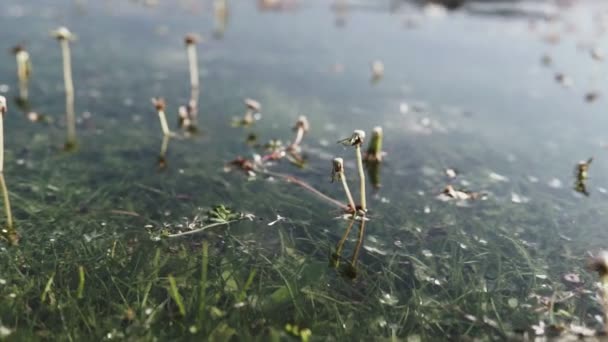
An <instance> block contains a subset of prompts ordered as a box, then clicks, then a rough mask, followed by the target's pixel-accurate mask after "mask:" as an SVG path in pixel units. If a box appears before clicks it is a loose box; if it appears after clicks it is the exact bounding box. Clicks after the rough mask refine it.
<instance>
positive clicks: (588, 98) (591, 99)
mask: <svg viewBox="0 0 608 342" xmlns="http://www.w3.org/2000/svg"><path fill="white" fill-rule="evenodd" d="M599 96H600V94H599V93H598V92H596V91H590V92H588V93H587V94H585V101H587V102H589V103H591V102H594V101H595V100H597V98H598V97H599Z"/></svg>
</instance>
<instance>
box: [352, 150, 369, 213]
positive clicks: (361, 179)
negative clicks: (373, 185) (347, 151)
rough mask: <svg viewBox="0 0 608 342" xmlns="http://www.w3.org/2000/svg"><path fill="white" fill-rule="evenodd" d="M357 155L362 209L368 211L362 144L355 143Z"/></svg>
mask: <svg viewBox="0 0 608 342" xmlns="http://www.w3.org/2000/svg"><path fill="white" fill-rule="evenodd" d="M355 154H356V156H357V169H358V170H359V191H360V194H361V210H362V211H363V212H367V201H366V196H365V171H364V170H363V157H362V156H361V144H357V145H355Z"/></svg>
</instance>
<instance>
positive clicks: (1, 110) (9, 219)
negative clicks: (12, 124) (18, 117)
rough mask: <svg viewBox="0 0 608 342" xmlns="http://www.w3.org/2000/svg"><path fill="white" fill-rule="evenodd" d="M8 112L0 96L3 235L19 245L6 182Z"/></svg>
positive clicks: (2, 97) (0, 187)
mask: <svg viewBox="0 0 608 342" xmlns="http://www.w3.org/2000/svg"><path fill="white" fill-rule="evenodd" d="M7 111H8V105H7V103H6V98H5V97H4V96H0V189H1V190H2V198H3V201H4V212H5V214H6V228H5V229H2V235H4V236H5V237H6V238H7V239H8V241H9V242H10V243H11V244H17V242H18V240H19V237H18V235H17V233H16V231H15V227H14V225H13V213H12V211H11V202H10V198H9V196H8V189H7V187H6V181H5V180H4V116H5V115H6V112H7Z"/></svg>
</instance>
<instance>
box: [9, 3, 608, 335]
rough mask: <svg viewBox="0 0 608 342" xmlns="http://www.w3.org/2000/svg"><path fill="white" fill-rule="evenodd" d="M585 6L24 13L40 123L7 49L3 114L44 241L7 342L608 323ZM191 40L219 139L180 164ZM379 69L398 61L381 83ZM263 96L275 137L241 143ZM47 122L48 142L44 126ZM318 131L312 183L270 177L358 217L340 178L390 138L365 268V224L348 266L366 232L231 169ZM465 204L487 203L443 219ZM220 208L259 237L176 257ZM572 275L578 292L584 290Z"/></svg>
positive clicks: (352, 174)
mask: <svg viewBox="0 0 608 342" xmlns="http://www.w3.org/2000/svg"><path fill="white" fill-rule="evenodd" d="M285 3H286V4H290V3H291V2H289V1H285ZM332 6H333V7H332ZM562 6H563V7H558V6H557V5H555V4H554V3H553V2H516V3H506V4H504V3H502V4H499V5H496V4H488V3H467V4H465V5H464V6H463V7H460V8H459V9H458V10H456V11H451V12H445V9H442V8H440V7H429V6H422V5H420V4H418V3H415V4H412V3H407V2H403V3H402V2H398V1H393V2H389V1H386V2H385V1H377V2H357V3H354V2H351V3H349V4H348V6H347V7H346V10H345V11H344V12H340V13H339V12H337V10H336V6H335V4H334V5H332V4H330V3H329V2H325V1H316V0H315V1H308V2H305V3H303V2H302V3H300V4H295V3H294V5H293V6H288V5H285V6H284V7H282V8H281V9H280V10H279V9H273V10H262V9H261V8H259V7H258V6H257V3H256V2H254V1H238V2H237V1H231V2H229V16H228V20H227V22H226V23H225V31H224V32H223V34H222V35H220V34H219V33H218V32H217V30H218V25H219V24H218V22H217V19H216V18H214V12H213V3H212V2H211V1H185V0H184V1H179V2H176V3H173V2H171V3H169V2H166V3H165V2H161V4H157V5H155V6H150V5H144V4H140V3H137V2H119V1H101V2H95V1H16V0H8V1H7V4H6V5H5V8H6V10H5V11H2V12H0V42H2V46H4V49H5V51H7V50H9V49H10V48H11V47H12V46H13V45H15V44H18V43H23V44H25V46H26V48H27V49H28V51H29V52H30V54H31V57H32V63H33V74H32V78H31V80H30V83H29V86H30V87H29V89H30V98H29V103H28V106H29V107H28V108H19V106H17V104H15V103H14V102H13V101H12V100H13V99H14V98H15V97H16V96H17V95H18V86H17V77H16V72H15V61H14V57H13V56H12V55H11V54H9V53H5V54H0V94H1V95H4V96H6V97H7V98H9V99H10V100H11V103H9V113H8V115H7V117H6V120H5V138H6V166H5V177H6V181H7V185H8V187H9V190H10V196H11V201H12V207H13V214H14V216H15V221H16V228H17V230H18V232H19V234H20V236H21V241H20V244H19V246H17V247H11V246H9V245H8V244H7V243H5V242H2V243H3V245H2V247H1V248H2V249H1V252H0V265H1V267H0V298H1V300H0V339H2V338H5V337H8V338H14V339H16V340H28V339H33V338H38V339H50V340H57V339H59V340H81V339H84V338H87V337H88V338H92V339H95V340H100V339H130V340H138V339H142V340H152V339H155V338H157V339H161V340H168V339H176V338H181V339H189V338H199V339H208V340H217V341H223V340H230V339H232V340H255V339H257V340H264V341H266V340H269V339H272V340H289V339H294V340H297V339H302V340H305V339H306V338H305V337H303V336H299V335H302V334H299V333H296V332H295V331H294V329H289V328H288V325H291V326H294V325H296V326H298V328H299V329H300V330H301V329H309V332H310V334H311V335H310V338H311V339H313V340H412V341H415V340H434V339H446V338H451V339H456V338H464V337H465V336H467V337H471V338H480V339H483V340H492V339H506V338H521V337H522V336H524V335H525V334H527V335H529V336H533V335H534V334H540V335H544V334H545V333H547V334H549V333H551V332H553V330H551V329H548V328H547V329H540V328H539V326H540V325H541V324H540V322H543V324H545V325H546V326H550V325H553V326H554V327H560V326H565V327H567V328H569V327H570V326H571V325H572V324H574V325H575V326H577V327H579V326H586V327H588V328H590V329H601V326H602V324H601V322H600V320H601V306H600V304H599V303H598V299H597V296H596V293H597V287H596V284H595V281H596V276H595V274H592V273H591V272H589V271H587V270H586V269H585V264H586V260H587V258H588V256H589V253H595V252H597V251H598V250H600V249H602V248H604V247H605V242H604V241H605V240H606V238H608V236H607V233H606V231H605V227H604V226H603V222H604V221H605V216H606V214H605V212H606V211H605V208H606V205H607V203H608V202H607V200H608V197H607V196H608V176H606V174H607V173H606V172H605V170H606V169H608V161H607V160H608V159H607V158H605V157H604V155H605V154H606V150H605V149H606V137H605V129H604V127H606V125H607V124H608V118H607V117H606V116H605V115H604V108H605V101H606V100H605V98H604V94H606V93H607V92H608V89H606V87H607V86H606V82H605V80H606V72H605V68H606V64H605V63H606V62H605V61H601V60H597V59H594V58H592V56H591V51H592V50H593V49H596V50H597V51H598V53H597V54H599V53H600V52H601V51H602V49H608V46H607V44H606V43H605V39H604V38H605V33H604V31H605V28H604V27H605V26H606V13H608V12H606V11H607V10H608V8H607V7H606V5H603V4H602V3H601V2H599V1H598V2H592V1H586V2H578V3H576V4H573V5H571V7H567V6H566V5H562ZM60 25H66V26H67V27H69V28H70V29H71V30H72V31H73V32H74V33H76V35H77V40H76V41H75V42H74V43H73V44H72V45H71V51H72V62H73V73H74V83H75V87H76V96H75V107H76V113H77V115H78V123H79V124H78V143H79V144H78V149H77V150H76V151H73V152H66V151H63V150H62V145H63V143H64V139H65V119H64V114H63V113H64V111H65V109H64V105H65V101H64V92H63V79H62V71H61V55H60V50H59V46H58V44H57V42H56V41H55V40H54V39H52V38H50V34H49V32H50V31H51V30H53V29H55V28H56V27H57V26H60ZM189 32H195V33H198V34H200V35H201V36H202V39H203V41H202V43H201V44H200V45H199V46H198V53H199V66H200V68H201V92H200V108H199V126H200V127H199V128H200V132H199V134H197V135H194V136H189V137H184V136H182V135H183V134H180V137H179V138H175V139H171V141H170V143H169V146H168V154H167V156H166V162H167V167H166V168H165V169H159V166H158V157H159V156H158V155H159V151H160V148H161V143H162V135H161V131H160V127H159V124H158V119H157V115H156V113H155V111H154V108H153V106H152V104H151V102H150V98H152V97H154V96H162V97H164V98H165V99H166V101H167V115H168V117H169V123H170V125H171V127H172V129H174V130H176V131H179V129H178V128H177V127H176V125H175V124H176V121H177V114H176V113H177V108H178V106H179V105H183V104H185V103H186V102H187V101H188V98H189V96H190V86H189V78H188V65H187V59H186V51H185V48H184V45H183V36H184V35H185V34H186V33H189ZM597 54H596V55H597ZM543 56H549V57H550V60H551V63H550V64H549V65H545V64H546V63H545V64H544V63H542V59H543ZM374 60H380V61H382V62H383V64H384V66H385V73H384V76H383V77H382V78H381V79H379V80H377V81H376V82H374V81H372V79H371V76H372V75H371V70H370V63H371V62H372V61H374ZM558 73H561V74H563V75H565V77H566V78H570V79H571V80H572V85H571V86H570V87H565V86H564V85H562V84H559V82H556V74H558ZM590 92H594V93H597V94H598V97H597V99H595V100H594V101H592V102H588V101H586V100H585V96H586V94H588V93H590ZM245 98H253V99H256V100H258V101H260V102H261V104H262V111H261V112H262V117H261V120H259V121H257V122H255V124H254V125H253V126H251V127H232V126H231V122H232V120H233V117H239V116H242V115H243V113H244V112H245V106H244V104H243V100H244V99H245ZM29 111H35V112H37V113H39V114H42V115H45V118H47V119H48V120H49V122H46V123H44V122H36V123H33V122H30V121H29V120H28V119H27V117H26V115H25V114H26V112H29ZM299 115H306V116H307V117H308V119H309V121H310V125H311V130H310V132H309V133H308V134H307V135H306V136H305V138H304V141H303V146H302V149H303V152H304V154H305V155H306V156H307V164H306V166H305V167H304V168H298V167H296V166H294V165H292V164H290V163H289V162H288V161H287V160H282V161H280V162H279V163H275V164H274V165H270V166H268V170H269V171H272V172H279V173H282V174H289V175H292V176H295V177H298V178H299V179H301V180H303V181H305V182H307V183H309V184H310V185H312V186H314V187H315V188H316V189H318V190H320V191H321V192H323V193H325V194H327V195H329V196H331V197H334V198H336V199H338V200H340V201H344V200H345V199H344V195H343V192H342V190H341V188H340V186H339V184H338V183H330V176H331V175H330V169H331V162H330V161H331V159H332V158H334V157H337V156H339V157H343V158H344V159H345V161H346V173H347V178H348V180H349V183H350V188H351V190H352V191H353V192H354V196H355V198H358V196H359V191H358V177H357V170H356V165H355V154H354V151H353V149H352V148H347V147H343V146H341V145H339V144H336V143H335V142H336V141H338V140H339V139H342V138H345V137H348V136H349V135H350V134H351V132H352V131H353V130H354V129H364V130H365V131H367V132H368V134H371V130H372V128H373V127H374V126H378V125H379V126H382V127H383V128H384V134H385V141H384V150H385V151H386V153H387V155H386V158H385V161H384V162H383V164H382V165H381V166H380V170H379V177H380V183H381V185H382V186H381V187H379V189H375V190H374V189H373V188H374V187H373V186H372V184H371V183H372V182H370V181H369V178H368V184H367V188H368V195H369V196H368V206H369V208H370V211H369V215H368V216H369V221H367V222H366V224H365V232H364V233H365V234H362V235H361V236H362V237H363V240H362V241H363V244H362V248H361V250H360V252H358V254H356V246H357V238H358V233H359V232H360V231H359V230H358V224H355V225H354V227H353V228H352V231H351V232H350V235H349V236H348V237H347V239H346V240H345V243H344V247H343V250H342V253H341V256H340V257H339V258H338V259H339V260H340V262H339V265H336V264H335V261H336V258H335V257H334V254H335V253H336V244H338V242H339V241H340V239H341V238H342V235H343V233H344V230H345V229H346V228H347V227H348V226H349V221H348V220H345V219H342V218H341V216H342V212H341V211H340V210H339V209H338V208H335V207H333V206H331V205H328V204H327V203H326V202H325V201H323V200H321V199H320V198H318V197H316V196H314V195H313V194H311V193H309V192H307V191H305V190H304V189H302V188H301V187H298V186H297V185H295V184H292V183H289V182H285V181H284V180H283V179H282V178H280V177H276V176H275V177H268V175H265V174H263V173H259V172H258V174H257V175H256V177H255V178H251V177H248V176H247V175H245V174H244V173H243V172H240V171H239V170H233V171H232V172H225V170H224V168H225V165H226V164H227V163H228V162H230V161H231V160H233V159H234V158H236V157H237V156H243V157H245V158H252V155H253V154H254V153H262V152H263V151H262V150H263V149H261V148H259V147H256V146H253V145H251V144H247V143H246V140H247V137H248V136H249V135H252V134H254V135H255V136H256V137H257V138H258V141H257V143H258V144H264V143H266V142H267V141H269V140H271V139H280V140H282V141H283V142H285V143H287V142H288V141H290V140H291V139H293V136H294V133H293V132H292V130H291V128H292V127H293V124H294V122H295V120H296V119H297V117H298V116H299ZM589 157H594V159H593V162H592V164H591V166H590V171H589V174H590V176H589V179H588V180H587V181H586V185H587V190H588V192H589V195H588V196H585V195H583V194H580V193H577V192H575V191H574V190H573V186H574V183H575V174H574V169H575V166H576V165H577V163H578V162H579V161H581V160H586V159H588V158H589ZM446 169H455V170H456V171H457V173H458V175H457V176H456V178H455V179H449V178H448V177H447V176H446V174H445V170H446ZM447 184H452V185H453V186H454V188H456V189H457V190H463V191H465V190H470V191H474V192H479V193H482V194H483V195H482V196H481V197H480V198H479V199H476V200H463V201H457V200H449V201H445V202H444V201H441V200H440V199H438V198H437V197H438V195H439V194H440V193H441V192H442V190H443V189H444V187H445V186H446V185H447ZM219 204H223V205H225V206H227V207H230V208H231V209H232V210H234V211H235V212H243V213H251V214H253V215H254V216H255V218H254V219H253V220H242V221H238V222H234V223H231V224H230V225H229V226H216V227H213V228H210V229H207V230H205V231H204V232H201V233H198V234H192V235H189V236H185V237H182V238H165V237H163V232H164V233H175V232H178V231H188V230H189V228H188V227H189V225H191V227H194V228H196V227H200V226H202V225H204V223H203V222H204V221H205V219H204V218H205V217H206V216H207V212H208V211H209V210H210V209H211V208H214V207H215V206H217V205H219ZM279 216H280V217H282V219H281V218H279ZM204 250H206V252H203V251H204ZM353 255H354V258H353ZM351 258H352V259H351ZM352 260H355V261H354V263H353V261H352ZM349 265H351V266H349ZM334 266H337V267H334ZM79 270H81V271H79ZM568 273H576V274H577V275H578V276H580V278H581V280H580V282H573V281H564V279H563V277H564V275H565V274H568ZM172 281H174V286H173V285H172ZM176 293H179V294H178V295H176ZM180 298H181V300H180ZM534 326H536V327H534ZM541 330H543V331H541ZM544 330H546V331H544ZM566 330H568V329H566ZM564 333H566V332H564ZM304 335H306V333H305V334H304Z"/></svg>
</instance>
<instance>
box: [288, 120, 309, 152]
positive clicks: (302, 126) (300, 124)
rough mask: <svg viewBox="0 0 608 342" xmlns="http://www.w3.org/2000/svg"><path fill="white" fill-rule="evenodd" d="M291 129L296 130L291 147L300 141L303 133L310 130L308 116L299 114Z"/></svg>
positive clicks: (297, 144)
mask: <svg viewBox="0 0 608 342" xmlns="http://www.w3.org/2000/svg"><path fill="white" fill-rule="evenodd" d="M293 130H294V131H296V137H295V138H294V139H293V142H292V143H291V145H290V146H291V147H297V146H299V145H300V144H301V143H302V139H303V138H304V134H305V133H306V132H308V131H309V130H310V124H309V123H308V118H306V116H304V115H300V117H299V118H298V121H296V124H295V126H294V127H293Z"/></svg>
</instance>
